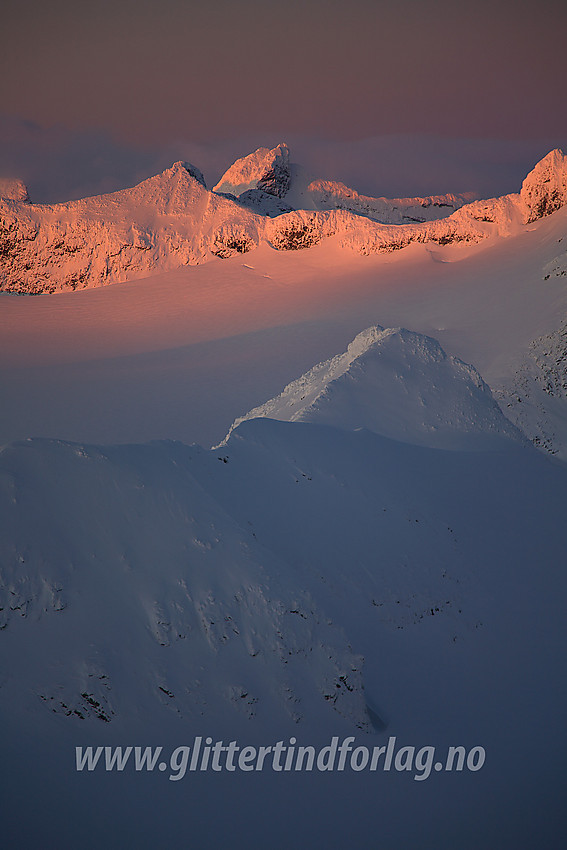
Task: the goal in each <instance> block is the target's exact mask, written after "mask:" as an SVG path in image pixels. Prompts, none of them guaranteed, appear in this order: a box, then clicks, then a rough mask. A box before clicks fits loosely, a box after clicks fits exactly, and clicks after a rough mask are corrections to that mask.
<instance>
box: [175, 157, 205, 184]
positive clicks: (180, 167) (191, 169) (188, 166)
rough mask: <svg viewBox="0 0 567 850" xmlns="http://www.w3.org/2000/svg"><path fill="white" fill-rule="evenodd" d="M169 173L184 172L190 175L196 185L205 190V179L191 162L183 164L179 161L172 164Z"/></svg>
mask: <svg viewBox="0 0 567 850" xmlns="http://www.w3.org/2000/svg"><path fill="white" fill-rule="evenodd" d="M171 171H173V172H175V171H186V172H187V173H188V174H190V175H191V177H193V178H194V179H195V180H196V181H197V182H198V183H200V184H201V186H203V187H204V188H205V189H206V188H207V184H206V183H205V178H204V177H203V172H202V171H201V170H200V169H199V168H197V166H196V165H193V163H192V162H185V161H184V160H181V159H180V160H179V161H178V162H174V163H173V165H172V166H171Z"/></svg>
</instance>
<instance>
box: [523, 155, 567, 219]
mask: <svg viewBox="0 0 567 850" xmlns="http://www.w3.org/2000/svg"><path fill="white" fill-rule="evenodd" d="M520 196H521V198H522V201H523V202H524V204H525V206H526V208H527V217H526V222H527V223H530V222H532V221H537V219H538V218H543V216H546V215H551V213H553V212H555V211H556V210H558V209H560V208H561V207H563V206H564V205H565V204H567V157H566V156H565V154H564V153H563V151H562V150H559V148H557V149H556V150H553V151H550V153H548V154H547V156H545V157H544V158H543V159H542V160H541V161H540V162H538V164H537V165H536V166H535V168H534V169H533V170H532V171H530V173H529V174H528V176H527V177H526V179H525V180H524V182H523V183H522V190H521V192H520Z"/></svg>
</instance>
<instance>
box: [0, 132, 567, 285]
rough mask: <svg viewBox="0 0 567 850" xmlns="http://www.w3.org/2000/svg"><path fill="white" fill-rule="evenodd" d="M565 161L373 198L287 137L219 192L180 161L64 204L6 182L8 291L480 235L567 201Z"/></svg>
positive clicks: (247, 163)
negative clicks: (277, 255) (498, 192)
mask: <svg viewBox="0 0 567 850" xmlns="http://www.w3.org/2000/svg"><path fill="white" fill-rule="evenodd" d="M566 161H567V160H566V157H565V156H564V155H563V153H562V152H561V151H559V150H556V151H552V152H551V153H550V154H548V156H547V157H545V158H544V159H543V160H542V162H541V163H540V164H538V166H536V168H535V169H534V170H533V171H532V172H531V173H530V175H528V177H527V178H526V180H525V181H524V184H523V187H522V191H521V193H520V194H519V195H508V196H504V197H502V198H496V199H491V200H487V201H474V202H471V203H466V200H467V198H465V197H464V196H463V197H458V196H453V195H451V196H435V197H433V196H432V197H429V198H409V199H394V200H387V199H384V198H378V199H376V198H374V199H372V198H366V197H364V196H359V195H358V194H357V193H356V192H354V191H353V190H350V189H348V188H347V187H345V186H343V185H342V184H340V183H329V182H328V181H317V180H315V181H311V180H307V178H306V177H305V175H303V176H302V172H301V169H297V168H296V169H295V170H294V168H293V167H292V166H291V165H290V164H289V151H288V149H287V147H286V146H285V145H279V146H278V147H277V148H274V149H273V150H268V149H264V148H260V149H259V150H258V151H256V152H255V153H254V154H250V155H249V156H248V157H244V158H243V159H241V160H238V161H237V162H236V163H235V164H234V165H233V166H232V167H231V168H230V169H229V170H228V171H227V172H226V174H225V175H224V176H223V177H222V178H221V180H220V182H219V183H218V184H217V186H216V187H215V190H214V191H212V192H211V191H208V190H207V189H206V188H205V186H204V181H203V179H202V175H201V174H200V172H199V171H198V169H196V168H195V167H194V166H191V165H188V164H187V163H181V162H179V163H176V164H175V165H174V166H172V167H171V168H169V169H166V170H165V171H164V172H163V173H162V174H160V175H157V176H156V177H152V178H150V179H148V180H145V181H143V182H142V183H140V184H139V185H138V186H135V187H134V188H133V189H125V190H122V191H120V192H115V193H112V194H110V195H102V196H99V197H95V198H87V199H84V200H81V201H71V202H68V203H65V204H55V205H38V204H31V203H29V199H28V198H27V193H26V191H25V187H23V186H22V185H21V184H19V183H14V182H13V181H11V182H10V181H9V182H8V183H7V184H6V186H5V189H4V194H5V195H7V196H8V197H6V198H5V197H2V198H0V273H1V278H0V290H2V291H7V292H19V293H33V294H37V293H42V292H55V291H61V290H68V289H81V288H86V287H92V286H103V285H105V284H108V283H115V282H121V281H127V280H132V279H136V278H139V277H142V276H147V275H149V274H151V273H156V272H163V271H166V270H168V269H174V268H180V267H182V266H184V265H196V264H200V263H203V262H205V261H207V260H209V259H212V258H214V257H221V258H226V257H230V256H233V255H235V254H238V253H246V252H249V251H252V250H254V249H255V248H256V247H258V245H259V244H260V243H261V242H262V241H263V240H267V241H268V242H269V243H270V244H271V245H272V246H274V247H275V248H276V249H278V250H297V249H301V248H307V247H310V246H312V245H315V244H317V243H319V242H320V241H321V240H324V239H328V238H330V237H336V239H337V240H338V242H339V244H340V245H341V246H343V247H346V248H349V249H351V250H354V251H356V252H357V253H360V254H363V255H368V254H371V253H375V252H391V251H395V250H398V249H401V248H404V247H406V246H407V245H409V244H411V243H413V242H421V243H437V244H440V245H444V244H448V243H453V242H457V243H463V242H464V243H476V242H479V241H481V240H483V239H485V238H486V237H488V236H494V235H500V236H505V235H509V234H511V233H514V232H518V230H519V229H520V228H521V227H522V225H523V224H524V223H530V222H533V221H535V220H536V219H537V218H539V217H541V216H543V215H547V214H549V213H551V212H553V211H554V210H556V209H558V208H559V207H560V206H561V205H563V204H564V202H565V198H566V197H567V195H566V191H567V190H566V189H565V185H566V181H567V176H566V175H567V165H566Z"/></svg>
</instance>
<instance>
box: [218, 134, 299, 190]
mask: <svg viewBox="0 0 567 850" xmlns="http://www.w3.org/2000/svg"><path fill="white" fill-rule="evenodd" d="M290 182H291V172H290V168H289V148H288V146H287V145H286V144H283V143H282V144H280V145H277V146H276V147H275V148H271V149H270V148H258V149H257V150H255V151H254V153H250V154H248V156H244V157H241V158H240V159H237V160H236V162H235V163H233V165H231V166H230V168H229V169H228V171H225V173H224V174H223V176H222V177H221V179H220V180H219V182H218V183H217V185H216V186H215V187H214V188H213V192H217V193H224V194H230V195H234V196H235V197H239V196H240V195H242V194H244V192H249V191H251V190H254V189H259V190H260V191H263V192H266V193H267V194H268V195H274V196H275V197H277V198H282V197H283V196H284V195H285V194H286V193H287V191H288V189H289V186H290Z"/></svg>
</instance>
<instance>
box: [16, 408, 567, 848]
mask: <svg viewBox="0 0 567 850" xmlns="http://www.w3.org/2000/svg"><path fill="white" fill-rule="evenodd" d="M0 469H1V478H0V481H1V489H0V499H1V509H0V521H1V523H2V526H3V528H2V536H1V540H2V547H1V551H0V555H1V561H0V563H1V569H2V603H1V607H2V608H3V611H2V617H3V620H2V626H3V628H2V630H1V631H0V635H1V641H0V661H1V665H0V669H1V670H2V677H1V679H0V692H1V695H2V699H1V701H0V720H1V726H2V729H3V731H4V734H5V740H6V746H5V747H4V751H5V761H4V766H5V769H6V770H7V771H9V775H10V783H9V786H10V788H9V791H10V811H11V813H12V817H11V818H10V819H9V823H7V824H6V825H5V827H4V834H5V838H6V839H8V843H9V845H10V846H11V847H15V846H20V847H31V846H59V847H67V846H69V847H71V846H76V844H77V830H81V832H82V831H84V829H85V824H86V825H87V826H88V834H89V837H88V841H87V842H83V843H84V844H85V846H87V847H92V848H93V850H94V848H97V847H101V846H105V847H111V848H114V847H116V848H118V847H123V846H125V845H126V844H128V839H127V835H131V834H132V829H133V826H132V823H133V820H132V818H133V814H132V812H133V809H135V811H136V816H135V818H134V820H135V823H136V829H138V830H139V831H140V835H139V840H137V846H139V847H143V848H150V847H155V846H163V845H164V842H165V843H170V840H171V841H173V843H176V842H178V841H181V838H182V835H183V834H184V833H183V830H186V829H187V819H186V817H179V812H177V814H176V815H174V816H168V817H163V815H164V812H170V811H171V809H172V807H173V809H175V806H178V805H180V803H179V797H178V796H177V795H178V793H179V792H174V791H173V790H172V786H173V785H177V783H170V782H168V781H167V776H168V773H165V774H161V773H160V771H159V770H157V769H156V771H155V772H154V773H153V775H152V774H146V775H145V777H144V775H143V773H142V774H136V773H135V771H134V768H133V767H132V766H130V765H129V766H128V768H127V770H126V771H124V773H123V774H118V775H112V774H108V773H105V772H104V770H100V771H96V772H95V773H94V774H89V775H85V774H86V773H87V772H86V771H85V774H81V775H78V774H77V773H76V772H75V770H74V762H73V759H74V746H75V745H77V746H81V747H84V746H86V745H91V744H92V745H99V744H100V745H111V744H120V745H122V746H123V747H124V746H126V745H130V744H136V745H142V746H146V745H154V744H156V743H159V744H160V745H162V744H163V745H165V747H167V748H169V747H171V748H172V747H174V746H175V747H177V746H179V745H185V744H188V745H190V744H192V740H193V737H194V736H196V735H202V736H206V735H211V736H213V737H214V738H215V739H217V740H220V739H224V740H225V741H232V740H237V741H238V743H239V744H240V745H244V744H248V743H250V742H251V741H252V742H257V743H261V744H268V745H271V744H273V743H274V742H276V741H281V740H283V741H284V742H285V744H286V745H287V742H288V740H289V738H290V736H294V739H295V736H296V737H297V740H298V742H299V743H301V744H319V745H323V744H328V743H329V740H330V737H331V736H332V735H337V736H339V737H343V736H346V735H352V736H357V741H358V743H361V744H366V745H368V746H383V745H385V744H386V742H387V736H388V735H393V736H396V737H397V741H398V746H399V747H401V746H405V745H408V744H410V745H412V746H414V745H418V746H421V745H426V744H427V745H430V744H432V745H435V746H436V747H438V748H439V753H440V754H441V753H442V752H446V747H447V746H450V745H458V744H463V745H464V746H466V747H468V748H470V747H472V746H477V745H480V746H483V747H484V748H485V749H486V753H487V756H486V761H487V765H486V767H485V768H484V769H483V770H482V771H480V772H479V773H475V774H472V773H469V772H468V771H466V772H463V774H450V775H444V774H443V775H441V776H440V777H437V775H436V774H435V773H433V774H432V776H431V777H430V778H429V780H428V782H424V783H421V782H415V781H414V778H415V777H414V775H413V772H412V771H410V772H406V771H401V772H400V770H399V769H396V770H392V773H391V774H385V773H383V772H381V773H378V774H368V772H366V773H365V774H364V776H363V777H362V778H359V777H358V774H356V773H355V772H354V771H352V770H348V771H344V772H343V773H340V772H337V773H335V774H333V775H332V776H327V777H326V778H325V775H324V774H320V773H319V772H318V771H316V770H314V771H313V772H312V773H307V774H306V775H305V781H303V780H302V779H301V775H299V776H298V775H297V774H296V775H295V778H294V777H293V776H292V775H291V774H284V775H283V776H282V775H281V774H278V773H275V772H274V771H273V770H271V769H270V768H269V766H268V767H267V768H265V770H264V772H263V773H262V775H261V777H260V776H257V779H256V780H250V781H248V780H246V778H245V775H244V774H242V772H240V773H239V774H238V775H237V776H236V777H235V776H232V775H230V774H229V775H228V778H227V779H226V782H228V781H229V780H230V781H231V783H232V784H231V788H232V789H235V788H236V787H238V788H240V787H241V784H242V783H245V784H244V789H245V791H244V793H243V794H242V795H241V796H237V798H236V801H234V796H233V795H231V794H230V793H228V791H227V786H226V784H225V780H223V776H225V775H226V774H221V775H217V774H215V773H214V771H213V772H211V773H210V774H208V775H207V774H205V773H203V774H201V775H200V776H199V781H194V780H196V779H197V776H196V775H195V774H192V775H191V776H187V777H186V779H185V782H184V783H178V784H179V786H180V787H181V785H182V784H183V787H184V790H183V794H182V799H183V812H186V811H187V805H188V803H187V798H188V796H187V795H188V791H190V794H189V799H190V804H191V810H190V812H191V835H192V840H194V842H195V844H196V845H197V846H200V847H211V848H212V847H218V846H223V844H224V843H226V841H227V840H230V841H231V844H232V846H234V847H235V848H238V850H240V848H245V847H247V846H268V845H270V846H273V847H277V848H282V850H283V848H285V847H289V846H293V845H294V837H295V839H296V838H297V834H296V833H297V824H296V823H294V822H291V821H290V822H288V820H286V822H285V823H283V822H282V824H281V827H280V832H279V835H278V840H277V841H275V842H274V840H273V834H272V833H273V820H272V819H271V809H270V803H269V800H271V799H273V796H274V795H275V796H276V797H277V799H278V800H280V799H281V795H282V793H285V799H286V806H288V807H289V808H291V809H292V810H295V809H296V808H299V809H300V807H301V800H302V799H303V797H304V794H305V793H307V787H308V789H309V795H310V796H309V813H308V814H306V815H305V817H304V818H303V817H302V820H301V829H302V834H304V837H305V835H307V836H309V841H308V842H307V843H305V842H303V843H302V846H312V847H317V846H323V843H325V844H326V846H330V847H333V846H335V847H336V846H339V844H340V845H341V846H352V847H364V846H372V843H373V841H374V838H375V829H376V826H375V818H374V817H371V816H370V815H369V813H370V812H372V813H374V812H375V810H376V794H377V790H376V789H377V787H379V788H380V791H381V799H382V798H383V800H385V802H384V808H383V810H382V813H381V828H382V829H383V830H388V832H389V834H392V835H395V836H396V841H395V846H396V847H401V848H406V847H407V848H410V847H415V846H424V847H436V848H442V850H446V848H447V850H448V848H454V847H455V846H458V847H459V848H464V850H473V848H477V847H487V846H491V843H490V835H493V832H492V830H493V829H494V822H493V820H491V818H488V820H485V819H484V818H482V819H479V818H478V811H479V808H480V809H481V810H486V811H492V810H493V809H494V808H496V809H497V815H498V825H499V830H500V831H501V834H502V840H500V839H499V844H498V846H499V847H502V848H506V850H512V848H517V847H519V846H527V844H522V841H523V840H524V839H526V840H527V839H529V844H530V846H537V845H538V842H541V841H544V843H545V846H549V847H551V846H554V845H553V843H552V842H550V841H548V840H547V839H548V838H549V836H550V834H552V832H553V821H554V815H555V814H556V813H557V812H559V811H562V807H563V799H562V796H561V797H560V799H559V800H558V801H557V807H556V800H555V799H554V793H555V791H558V788H557V780H556V779H555V778H554V777H555V771H556V770H559V769H560V768H561V758H562V754H561V750H560V747H558V746H557V742H558V741H560V740H562V737H561V736H562V734H564V731H563V724H562V719H563V716H564V710H563V709H564V696H565V695H564V693H563V687H562V682H561V678H560V677H558V676H557V670H558V669H561V659H562V658H563V656H564V644H565V641H564V612H563V599H564V598H565V571H564V570H563V569H562V562H563V560H564V552H565V548H566V547H567V539H566V534H567V529H566V526H565V523H564V522H562V511H563V505H564V504H565V499H566V498H567V489H566V487H567V482H566V479H565V471H564V468H563V466H562V465H560V464H554V463H553V462H552V461H550V460H548V459H547V458H546V457H544V456H542V455H541V454H539V453H538V452H536V451H535V450H533V449H531V448H528V449H526V450H524V449H522V448H518V447H517V445H516V444H515V443H514V442H513V441H508V442H507V443H506V450H504V451H501V452H490V453H484V452H475V453H471V452H444V451H438V450H435V449H430V448H424V447H418V446H411V445H408V444H404V443H400V442H396V441H392V440H387V439H386V438H384V437H381V436H378V435H376V434H373V433H371V432H369V431H358V432H347V431H343V430H340V429H336V428H331V427H328V426H323V425H315V424H311V423H289V422H276V421H273V420H267V419H257V420H254V421H250V422H245V423H243V424H242V425H241V426H240V427H239V428H238V429H236V430H235V431H234V432H233V434H232V435H231V438H230V440H229V442H228V444H227V446H226V447H225V448H224V449H223V450H221V451H218V450H217V451H213V450H211V451H203V450H202V449H200V448H199V447H195V446H193V447H188V446H184V445H182V444H179V443H158V444H151V445H147V446H119V447H106V448H97V447H92V446H80V445H77V444H65V443H60V442H54V441H31V442H27V443H22V444H19V445H13V446H10V447H7V448H6V449H4V450H3V451H2V453H0ZM503 512H505V517H506V519H505V521H503ZM544 624H545V626H544ZM361 656H364V666H363V667H362V666H361V661H362V660H361ZM363 682H364V690H363V687H362V685H363ZM365 703H366V704H367V705H368V706H369V707H370V709H371V711H372V715H371V716H372V718H373V720H374V722H375V727H376V728H372V726H371V725H370V723H369V716H370V715H368V714H367V713H366V709H365ZM550 705H553V706H554V707H555V708H556V710H555V711H553V712H550V711H549V706H550ZM376 716H378V717H380V719H381V720H382V721H383V722H384V723H386V724H388V729H387V731H386V733H385V734H384V732H383V729H381V728H380V727H379V725H378V724H377V723H376ZM38 741H39V742H40V743H38ZM13 742H16V743H13ZM518 742H521V746H520V745H519V743H518ZM50 753H51V754H52V758H50V757H49V754H50ZM38 754H41V760H40V758H39V756H38ZM164 755H166V753H165V752H164ZM166 758H167V756H166ZM526 761H527V762H528V763H529V765H530V770H525V765H526ZM165 768H166V769H167V764H166V765H165ZM523 768H524V769H523ZM160 769H161V768H160ZM164 780H165V781H164ZM330 780H332V781H330ZM250 782H252V783H253V784H252V785H251V784H250ZM306 783H307V786H306ZM7 784H8V783H7ZM38 785H40V786H41V793H39V791H38V790H37V786H38ZM511 785H512V786H513V794H512V793H510V794H508V790H509V788H510V786H511ZM418 786H420V787H419V794H418V793H417V791H414V790H413V789H416V788H417V787H418ZM282 788H283V789H284V790H283V791H282ZM24 789H25V792H24ZM440 789H441V790H440ZM441 792H442V793H443V799H444V802H445V804H446V807H447V814H446V816H445V817H444V818H443V822H442V823H440V822H439V818H438V814H437V811H438V809H437V808H436V806H435V801H436V800H438V799H439V794H440V793H441ZM233 793H234V792H233ZM174 795H175V796H174ZM557 796H559V795H557ZM211 797H212V799H213V801H214V811H215V813H216V815H217V816H216V817H214V818H212V817H211V815H210V807H211V805H212V803H211ZM345 798H347V799H349V800H350V799H354V800H356V804H355V803H353V806H354V805H355V811H356V813H357V816H356V817H352V818H344V819H339V820H338V821H337V820H336V819H333V818H329V816H328V809H329V805H330V804H332V805H333V807H339V806H340V805H343V804H344V800H345ZM30 799H32V801H33V805H34V807H35V806H36V805H37V806H39V807H40V808H41V811H42V812H43V814H42V817H41V818H39V817H37V818H24V817H23V811H24V808H25V810H26V811H29V807H30V805H31V803H30ZM114 801H117V802H114ZM117 803H119V805H117ZM520 804H521V805H520ZM544 804H545V810H546V812H547V813H548V818H547V819H546V822H545V824H542V823H541V819H540V818H539V817H536V816H534V815H533V812H534V811H535V812H538V811H540V807H541V806H542V805H544ZM156 806H157V809H156ZM101 811H104V812H105V813H106V815H107V817H108V816H109V814H110V813H111V812H112V813H113V815H112V818H113V820H112V824H113V825H112V835H109V834H108V831H107V830H108V827H107V823H108V820H107V817H105V818H102V817H100V812H101ZM156 811H159V812H160V816H159V817H156V816H155V812H156ZM408 812H409V813H410V814H411V817H408V816H407V815H408ZM219 815H222V816H219ZM246 823H247V824H248V830H250V829H252V831H253V835H254V841H253V843H252V845H251V844H250V836H249V832H246ZM235 825H236V827H235ZM46 835H47V836H56V837H57V841H56V842H53V843H51V844H49V843H48V842H46V841H45V836H46ZM499 835H500V832H499ZM166 839H167V841H166ZM174 839H175V840H174Z"/></svg>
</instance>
